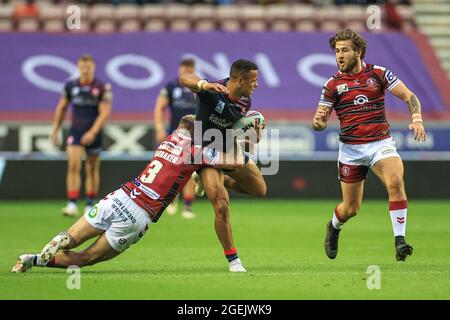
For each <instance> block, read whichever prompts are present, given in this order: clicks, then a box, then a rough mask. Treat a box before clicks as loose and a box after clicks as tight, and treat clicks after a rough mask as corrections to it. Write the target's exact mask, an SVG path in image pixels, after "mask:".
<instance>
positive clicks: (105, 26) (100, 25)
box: [94, 20, 116, 33]
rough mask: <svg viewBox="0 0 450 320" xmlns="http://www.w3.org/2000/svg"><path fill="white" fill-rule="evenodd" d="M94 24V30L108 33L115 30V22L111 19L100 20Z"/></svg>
mask: <svg viewBox="0 0 450 320" xmlns="http://www.w3.org/2000/svg"><path fill="white" fill-rule="evenodd" d="M94 25H95V29H94V31H95V32H98V33H110V32H114V31H116V23H115V21H113V20H100V21H98V22H97V23H95V24H94Z"/></svg>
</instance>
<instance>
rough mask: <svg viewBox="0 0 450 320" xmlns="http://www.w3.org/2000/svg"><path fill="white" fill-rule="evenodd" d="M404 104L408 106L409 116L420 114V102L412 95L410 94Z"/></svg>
mask: <svg viewBox="0 0 450 320" xmlns="http://www.w3.org/2000/svg"><path fill="white" fill-rule="evenodd" d="M406 104H407V105H408V108H409V112H410V113H411V115H413V114H421V113H422V107H421V105H420V101H419V99H418V98H417V96H416V95H415V94H414V93H413V94H411V96H410V97H409V99H408V100H407V101H406Z"/></svg>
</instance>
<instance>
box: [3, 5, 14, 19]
mask: <svg viewBox="0 0 450 320" xmlns="http://www.w3.org/2000/svg"><path fill="white" fill-rule="evenodd" d="M13 11H14V6H13V5H12V4H11V3H2V5H0V19H11V17H12V14H13Z"/></svg>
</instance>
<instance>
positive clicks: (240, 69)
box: [230, 59, 258, 78]
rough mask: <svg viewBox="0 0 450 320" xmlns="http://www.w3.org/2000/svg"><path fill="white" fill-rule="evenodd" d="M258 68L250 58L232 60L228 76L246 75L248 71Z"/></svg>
mask: <svg viewBox="0 0 450 320" xmlns="http://www.w3.org/2000/svg"><path fill="white" fill-rule="evenodd" d="M252 70H258V66H257V65H256V64H255V63H254V62H253V61H250V60H245V59H239V60H236V61H235V62H233V64H232V65H231V69H230V77H231V78H237V77H240V76H246V75H247V74H248V73H249V72H250V71H252Z"/></svg>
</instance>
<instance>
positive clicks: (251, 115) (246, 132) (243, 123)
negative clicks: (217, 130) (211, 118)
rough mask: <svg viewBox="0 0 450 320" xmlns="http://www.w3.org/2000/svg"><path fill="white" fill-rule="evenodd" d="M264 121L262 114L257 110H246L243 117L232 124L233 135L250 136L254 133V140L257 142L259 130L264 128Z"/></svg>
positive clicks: (259, 135) (259, 134) (259, 136)
mask: <svg viewBox="0 0 450 320" xmlns="http://www.w3.org/2000/svg"><path fill="white" fill-rule="evenodd" d="M265 126H266V123H265V120H264V116H263V115H262V114H261V112H258V111H248V112H247V113H246V114H245V116H244V117H242V118H241V119H239V120H238V121H236V122H235V123H234V124H233V127H232V128H233V130H234V136H235V137H242V136H252V135H255V134H256V137H257V138H256V140H257V142H259V140H260V138H261V132H262V130H263V129H264V128H265Z"/></svg>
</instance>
